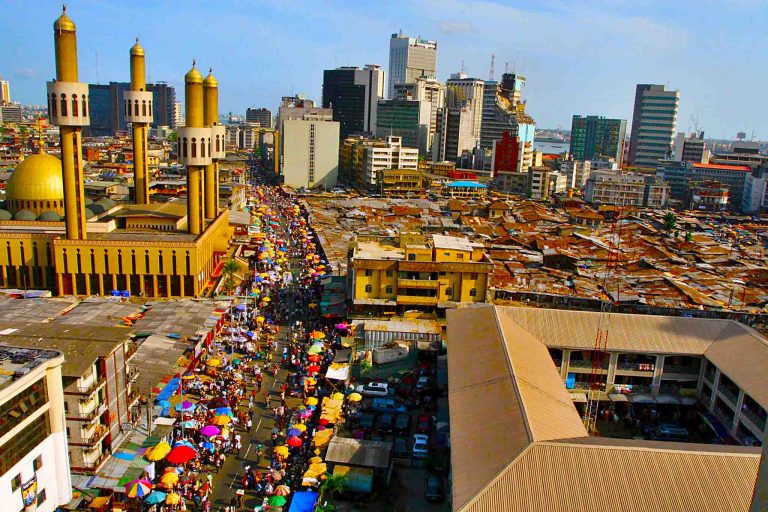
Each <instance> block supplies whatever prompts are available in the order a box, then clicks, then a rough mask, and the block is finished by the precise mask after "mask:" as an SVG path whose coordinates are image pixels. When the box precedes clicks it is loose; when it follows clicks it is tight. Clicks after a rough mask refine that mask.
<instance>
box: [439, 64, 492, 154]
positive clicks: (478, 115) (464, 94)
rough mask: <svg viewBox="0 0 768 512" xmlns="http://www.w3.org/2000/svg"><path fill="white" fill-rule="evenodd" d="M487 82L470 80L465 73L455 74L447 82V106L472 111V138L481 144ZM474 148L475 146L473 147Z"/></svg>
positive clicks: (475, 79)
mask: <svg viewBox="0 0 768 512" xmlns="http://www.w3.org/2000/svg"><path fill="white" fill-rule="evenodd" d="M484 86H485V82H483V81H482V80H479V79H477V78H469V77H467V75H466V74H465V73H454V74H452V75H451V78H449V79H448V80H447V81H446V82H445V106H446V107H448V108H461V107H463V106H465V105H466V106H468V107H469V108H470V110H471V111H472V128H471V130H472V137H474V138H475V140H476V141H477V142H480V130H481V127H482V122H483V89H484ZM472 146H473V147H474V146H475V144H473V145H472Z"/></svg>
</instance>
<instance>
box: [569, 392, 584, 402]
mask: <svg viewBox="0 0 768 512" xmlns="http://www.w3.org/2000/svg"><path fill="white" fill-rule="evenodd" d="M571 400H572V401H574V402H576V403H580V404H585V403H587V395H585V394H584V393H571Z"/></svg>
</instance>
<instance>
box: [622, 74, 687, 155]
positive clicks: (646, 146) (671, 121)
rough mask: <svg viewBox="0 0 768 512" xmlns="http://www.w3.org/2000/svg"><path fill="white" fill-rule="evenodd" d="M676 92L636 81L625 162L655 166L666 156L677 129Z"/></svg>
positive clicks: (678, 94) (670, 149)
mask: <svg viewBox="0 0 768 512" xmlns="http://www.w3.org/2000/svg"><path fill="white" fill-rule="evenodd" d="M679 104H680V91H667V90H666V89H665V87H664V86H663V85H653V84H638V85H637V88H636V90H635V108H634V111H633V113H632V134H631V136H630V137H631V138H630V141H629V165H630V166H632V167H640V168H649V169H655V168H656V163H657V162H658V161H659V160H661V159H664V158H669V156H670V154H671V152H672V141H673V140H674V137H675V130H676V128H677V109H678V107H679Z"/></svg>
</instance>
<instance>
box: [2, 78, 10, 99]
mask: <svg viewBox="0 0 768 512" xmlns="http://www.w3.org/2000/svg"><path fill="white" fill-rule="evenodd" d="M10 102H11V84H10V82H8V80H3V79H2V78H0V105H4V104H6V103H10Z"/></svg>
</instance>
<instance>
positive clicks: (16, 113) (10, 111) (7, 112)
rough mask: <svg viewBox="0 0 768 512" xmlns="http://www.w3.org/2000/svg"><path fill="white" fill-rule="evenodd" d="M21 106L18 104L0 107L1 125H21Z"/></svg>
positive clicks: (6, 104)
mask: <svg viewBox="0 0 768 512" xmlns="http://www.w3.org/2000/svg"><path fill="white" fill-rule="evenodd" d="M22 118H23V117H22V112H21V105H19V104H18V103H5V104H2V105H0V122H1V123H21V120H22Z"/></svg>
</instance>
